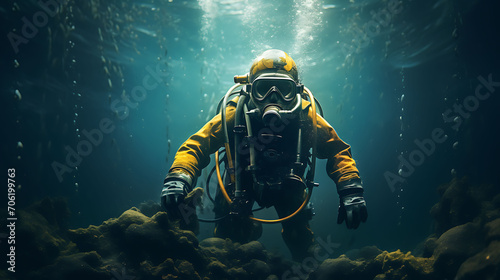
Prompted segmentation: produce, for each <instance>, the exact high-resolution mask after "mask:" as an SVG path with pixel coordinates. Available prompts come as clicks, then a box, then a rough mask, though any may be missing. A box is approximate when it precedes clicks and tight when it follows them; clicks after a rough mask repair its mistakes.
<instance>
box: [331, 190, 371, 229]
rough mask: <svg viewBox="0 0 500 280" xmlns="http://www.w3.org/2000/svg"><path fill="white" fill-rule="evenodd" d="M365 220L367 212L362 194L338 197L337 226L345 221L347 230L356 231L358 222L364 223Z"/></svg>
mask: <svg viewBox="0 0 500 280" xmlns="http://www.w3.org/2000/svg"><path fill="white" fill-rule="evenodd" d="M367 218H368V211H367V209H366V202H365V199H364V198H363V193H354V194H349V195H345V196H340V205H339V215H338V217H337V224H341V223H343V222H344V220H345V224H346V226H347V228H348V229H351V228H352V229H357V228H358V226H359V224H360V222H366V219H367Z"/></svg>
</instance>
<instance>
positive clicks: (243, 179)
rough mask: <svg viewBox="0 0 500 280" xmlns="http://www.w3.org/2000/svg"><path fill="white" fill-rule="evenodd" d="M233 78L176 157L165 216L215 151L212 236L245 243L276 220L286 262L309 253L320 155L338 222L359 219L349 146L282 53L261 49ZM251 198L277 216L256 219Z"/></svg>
mask: <svg viewBox="0 0 500 280" xmlns="http://www.w3.org/2000/svg"><path fill="white" fill-rule="evenodd" d="M234 80H235V83H236V85H235V86H233V87H231V89H229V91H228V92H227V94H226V95H225V96H224V98H223V100H221V103H219V109H218V110H219V111H220V112H218V114H217V115H216V116H215V117H214V118H213V119H212V120H210V121H209V122H208V123H206V124H205V126H203V127H202V128H201V129H200V130H199V131H198V132H196V133H195V134H193V135H192V136H191V137H189V139H187V141H186V142H184V143H183V144H182V146H181V147H180V148H179V150H178V151H177V153H176V155H175V160H174V162H173V164H172V166H171V168H170V170H169V172H168V174H167V176H166V178H165V181H164V187H163V189H162V192H161V203H162V206H163V208H164V209H165V210H166V211H167V213H168V215H169V217H171V218H172V219H180V217H181V213H180V212H181V211H182V207H181V206H180V205H182V204H183V202H184V199H185V198H186V197H187V196H188V194H189V193H190V192H191V191H193V187H194V186H195V184H196V179H197V178H198V177H199V176H200V174H201V171H202V169H204V168H205V167H207V166H208V164H209V162H210V155H212V154H214V153H215V167H214V169H215V170H217V179H218V185H219V188H218V189H217V193H216V195H215V199H213V198H211V197H210V198H211V200H212V201H213V202H214V205H215V206H214V212H215V220H214V222H216V226H215V230H214V235H215V236H216V237H221V238H230V239H231V240H233V241H236V242H249V241H251V240H257V239H258V238H259V237H260V236H261V234H262V223H278V222H279V223H281V224H282V231H281V232H282V237H283V240H284V241H285V244H286V245H287V247H288V248H289V249H290V251H291V253H292V257H293V259H294V260H298V261H300V260H302V259H304V258H305V257H307V256H310V255H311V254H312V253H313V252H312V250H314V248H315V247H314V235H313V232H312V231H311V229H310V227H309V220H311V219H312V217H313V215H314V210H313V208H312V205H311V203H310V202H309V199H310V197H311V194H312V190H313V188H314V187H316V186H317V185H318V184H317V183H315V182H314V172H315V166H316V164H315V161H316V158H319V159H327V165H326V169H327V170H326V171H327V173H328V175H329V177H330V178H331V179H332V180H333V181H334V182H335V184H336V186H337V193H338V195H339V198H340V203H339V208H338V217H337V223H338V224H341V223H343V222H344V221H345V223H346V226H347V228H349V229H356V228H358V226H359V224H360V222H365V221H366V219H367V216H368V214H367V208H366V202H365V200H364V197H363V187H362V182H361V179H360V176H359V172H358V169H357V168H356V163H355V161H354V159H353V158H352V156H351V149H350V146H349V145H348V144H346V143H345V142H343V141H342V140H341V139H340V138H339V136H338V135H337V133H336V132H335V130H334V129H333V128H332V126H330V124H329V123H328V122H327V121H326V120H325V119H324V118H323V117H322V116H321V115H322V109H321V106H320V104H319V103H318V101H317V100H316V99H315V98H314V96H313V95H312V93H311V91H310V90H309V89H308V88H307V87H305V86H304V85H303V84H301V83H300V81H299V76H298V70H297V66H296V64H295V62H294V60H293V59H292V58H291V57H290V56H289V55H288V54H287V53H285V52H284V51H281V50H276V49H271V50H267V51H265V52H264V53H262V54H261V55H260V56H258V57H257V58H256V59H255V60H254V61H253V63H252V65H251V67H250V72H249V73H248V74H246V75H242V76H235V77H234ZM317 109H318V111H319V112H316V111H317ZM220 154H223V157H222V158H220V159H219V156H220ZM222 163H223V164H224V167H225V168H224V170H223V174H222V175H221V170H220V169H221V168H220V165H221V164H222ZM213 171H214V170H212V172H211V173H210V174H211V175H212V174H213ZM209 181H210V180H207V184H209ZM206 187H207V191H209V188H208V185H207V186H206ZM255 203H257V204H258V205H259V207H260V208H259V209H262V208H268V207H274V208H275V210H276V212H277V215H278V216H279V219H276V220H263V219H259V218H256V217H255V215H254V212H256V211H257V210H259V209H254V208H253V207H254V204H255Z"/></svg>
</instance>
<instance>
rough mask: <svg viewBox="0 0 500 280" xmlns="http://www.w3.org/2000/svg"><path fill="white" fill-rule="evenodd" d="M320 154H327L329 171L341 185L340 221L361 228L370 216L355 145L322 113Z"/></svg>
mask: <svg viewBox="0 0 500 280" xmlns="http://www.w3.org/2000/svg"><path fill="white" fill-rule="evenodd" d="M317 123H318V126H317V128H318V129H317V131H318V135H317V147H318V155H317V156H318V158H327V159H328V162H327V164H326V169H327V173H328V175H329V176H330V178H332V180H333V181H334V182H335V184H336V185H337V193H338V195H339V201H340V203H339V209H338V217H337V223H338V224H341V223H343V222H344V221H345V222H346V226H347V228H348V229H356V228H358V226H359V224H360V223H361V222H365V221H366V219H367V217H368V212H367V208H366V202H365V199H364V197H363V191H364V190H363V186H362V182H361V179H360V177H359V171H358V169H357V168H356V162H355V161H354V159H353V158H352V156H351V147H350V146H349V145H348V144H346V143H345V142H344V141H342V140H341V139H340V138H339V136H338V135H337V133H336V132H335V130H334V129H333V128H332V126H331V125H329V124H328V122H327V121H326V120H325V119H323V118H322V117H321V116H319V115H318V116H317Z"/></svg>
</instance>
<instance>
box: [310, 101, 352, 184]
mask: <svg viewBox="0 0 500 280" xmlns="http://www.w3.org/2000/svg"><path fill="white" fill-rule="evenodd" d="M308 115H309V118H312V110H311V109H309V113H308ZM316 115H317V128H318V136H317V139H316V140H317V141H316V143H317V157H318V158H320V159H327V160H328V161H327V163H326V172H327V174H328V176H330V178H332V180H333V181H334V182H335V184H338V183H340V182H344V181H348V180H351V179H360V177H359V171H358V169H357V168H356V162H355V161H354V159H353V158H352V155H351V146H349V145H348V144H347V143H345V142H344V141H342V140H341V139H340V137H339V136H338V135H337V132H335V130H334V129H333V127H332V126H331V125H330V124H329V123H328V122H327V121H326V120H325V119H324V118H322V117H321V116H320V115H318V114H316Z"/></svg>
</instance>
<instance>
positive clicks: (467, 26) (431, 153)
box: [0, 0, 500, 279]
mask: <svg viewBox="0 0 500 280" xmlns="http://www.w3.org/2000/svg"><path fill="white" fill-rule="evenodd" d="M499 12H500V3H499V2H498V1H493V0H481V1H458V0H457V1H452V0H441V1H428V0H425V1H416V0H414V1H410V0H401V1H396V0H387V1H374V0H366V1H358V0H349V1H348V0H337V1H334V0H329V1H327V0H324V1H319V0H294V1H285V0H281V1H263V0H256V1H248V0H246V1H245V0H241V1H238V0H219V1H217V0H199V1H178V0H168V1H159V0H151V1H114V0H110V1H98V0H91V1H71V0H58V1H55V0H52V1H50V0H42V1H8V2H7V1H4V3H2V4H0V14H1V17H2V24H1V26H0V29H1V32H0V33H1V34H2V36H3V37H2V38H3V39H2V43H1V46H2V54H1V61H0V67H1V69H0V73H1V75H0V79H1V83H0V88H1V106H2V110H1V114H2V140H1V143H2V144H1V157H0V165H1V169H0V172H5V173H4V174H5V175H4V176H5V177H4V178H5V179H7V178H8V174H12V173H10V171H9V172H8V170H9V169H14V170H15V188H14V189H15V191H13V192H14V193H15V209H16V214H15V215H14V216H16V217H17V216H19V215H20V216H19V221H18V225H19V224H20V223H22V221H21V220H22V219H21V216H22V213H21V212H20V211H22V210H23V209H27V211H28V210H29V209H31V210H33V209H34V208H33V206H32V205H34V204H35V205H37V203H40V201H41V200H43V199H49V200H44V201H45V203H48V205H52V204H51V203H53V205H58V204H57V203H58V202H57V201H59V199H61V198H62V199H63V200H64V201H65V205H66V204H67V207H68V215H67V217H65V218H64V219H65V221H64V228H67V229H78V228H87V227H89V225H100V224H101V223H103V221H105V220H108V219H110V218H116V217H119V216H120V215H122V213H123V212H124V211H126V210H128V209H130V208H132V207H137V208H139V207H140V206H141V204H142V205H145V204H147V205H151V204H152V203H151V201H153V202H156V203H157V202H159V197H160V190H161V188H162V184H163V179H164V177H165V175H166V173H167V172H168V169H169V168H170V165H171V164H172V162H173V158H174V156H175V152H176V151H177V149H178V148H179V146H180V145H181V144H182V143H183V142H184V141H185V140H186V139H187V138H188V137H189V136H190V135H191V134H193V133H195V132H196V131H197V130H198V129H199V128H201V127H202V126H203V125H204V124H205V123H206V122H207V121H208V120H209V119H211V118H212V117H213V116H214V114H215V111H216V108H217V104H218V102H219V100H220V99H221V98H222V97H223V95H224V93H225V92H226V91H227V89H228V88H229V87H231V86H232V85H233V84H234V83H233V76H234V75H243V74H245V73H247V72H248V70H249V67H250V65H251V62H252V60H253V59H254V58H255V57H256V56H257V55H258V54H260V53H262V52H263V51H264V50H267V49H270V48H276V49H281V50H284V51H285V52H287V53H288V54H289V55H290V56H291V57H292V58H293V59H294V60H295V62H296V63H297V65H298V67H299V75H300V77H301V80H302V82H303V83H304V84H305V85H306V86H307V87H308V88H309V89H311V91H312V92H313V93H314V95H315V97H316V98H317V99H318V100H319V102H320V103H321V105H322V107H323V110H324V115H325V119H326V120H327V121H328V122H329V123H330V124H331V125H332V126H333V127H334V128H335V130H336V131H337V133H338V134H339V136H340V137H341V138H342V139H343V140H344V141H345V142H347V143H349V144H350V145H351V148H352V153H353V158H354V159H355V160H356V162H357V166H358V169H359V170H360V175H361V177H362V180H363V185H364V188H365V198H366V201H367V207H368V213H369V217H368V220H367V222H366V223H364V224H361V225H360V227H359V228H358V229H357V230H348V229H346V227H345V226H344V225H337V224H336V215H337V207H338V196H337V193H336V188H335V185H334V183H333V181H332V180H331V179H329V178H328V176H327V174H326V172H325V164H326V162H325V161H322V160H319V161H318V168H317V170H316V181H317V182H318V183H319V184H320V186H319V188H316V189H315V191H314V194H313V196H312V198H311V201H312V202H313V204H314V208H315V213H316V215H315V217H314V219H313V220H312V221H311V228H312V230H313V231H314V233H315V235H316V237H320V238H322V239H323V240H327V239H328V240H331V242H333V243H335V244H336V246H335V250H333V251H332V252H331V253H330V254H329V256H328V257H329V258H331V259H335V258H338V257H339V256H341V255H342V254H347V255H348V256H351V255H349V254H354V253H353V252H356V250H359V249H361V248H364V247H365V246H376V247H377V248H378V249H380V250H385V251H388V252H391V251H396V250H398V249H399V250H401V251H402V252H408V251H412V252H413V254H414V255H415V256H416V255H417V252H418V251H419V250H421V248H422V243H423V242H424V241H425V240H427V239H428V237H429V236H434V238H435V239H437V238H439V236H440V234H442V233H443V232H445V231H446V230H447V229H449V228H451V227H452V226H457V225H460V223H458V222H455V221H452V222H450V225H449V227H448V228H443V226H442V225H443V223H446V221H447V220H449V219H448V218H446V217H445V216H439V215H438V214H436V211H434V214H433V215H431V213H430V212H431V209H432V208H433V206H434V205H435V204H436V203H438V202H440V201H441V202H442V201H443V200H442V197H443V193H444V191H438V188H439V187H440V186H441V189H443V187H442V186H452V185H453V184H455V185H457V184H458V185H462V186H466V187H463V188H462V189H461V191H456V192H455V193H454V194H453V195H455V196H456V197H455V198H454V199H452V202H446V203H447V206H446V207H448V208H450V209H454V208H453V207H454V206H453V205H457V204H459V205H461V206H463V207H462V208H460V209H459V210H460V211H463V213H464V217H465V218H463V219H462V220H460V219H459V220H460V221H464V224H465V222H471V221H476V222H478V227H481V228H483V226H485V225H486V224H487V223H489V222H492V221H494V220H495V218H500V215H499V216H495V215H496V214H495V215H493V214H491V215H489V214H488V215H486V216H487V217H488V218H487V219H486V220H480V221H478V220H477V219H476V220H475V217H476V216H475V215H476V214H477V215H479V216H480V214H478V213H485V212H481V211H482V210H481V209H484V207H483V206H482V204H481V202H482V200H481V199H478V198H489V199H493V198H494V197H496V198H497V199H496V200H494V199H493V200H492V201H493V202H492V204H491V205H490V204H488V205H489V206H488V207H490V208H491V209H490V208H488V209H489V210H491V211H497V212H498V209H499V208H500V207H499V202H500V200H499V199H498V198H499V197H498V196H496V195H497V194H498V193H499V192H500V191H499V185H500V182H499V176H498V174H499V173H498V170H499V167H500V164H499V160H498V159H499V157H500V149H499V148H498V143H499V141H498V136H499V135H500V126H499V125H498V120H500V110H499V104H500V102H499V101H500V98H499V97H498V94H499V86H500V82H497V81H500V67H499V66H500V51H499V50H500V40H499V39H498V36H499V35H500V20H499V17H498V13H499ZM213 161H214V160H213V158H212V163H211V165H210V166H209V167H208V168H210V169H211V167H212V166H213ZM208 168H207V169H208ZM207 175H208V172H207V170H205V171H204V173H203V175H202V176H201V178H200V179H199V180H198V186H200V187H205V178H206V176H207ZM481 186H483V187H481ZM484 186H489V187H484ZM3 189H4V194H3V195H1V196H2V197H3V198H2V200H1V201H2V206H1V207H3V208H2V209H5V210H2V212H3V213H2V214H1V215H0V217H2V225H4V223H6V224H9V222H10V221H9V220H8V218H7V217H8V215H10V214H8V212H7V206H8V205H9V204H8V203H9V201H10V200H12V199H10V198H9V197H8V191H9V188H8V183H7V182H6V183H5V187H4V188H3ZM483 189H486V191H484V192H482V190H483ZM211 190H212V193H215V184H211ZM475 192H478V193H481V195H475ZM471 193H472V194H471ZM450 196H451V195H450ZM471 197H474V198H475V199H476V200H473V199H471ZM52 199H54V201H56V202H47V201H52ZM204 200H205V201H204V204H203V207H201V208H199V209H198V215H199V217H203V218H208V219H209V218H213V213H212V211H211V210H212V208H213V205H212V204H211V203H210V201H208V199H206V198H205V199H204ZM457 201H459V202H457ZM43 203H44V202H43V201H42V206H36V207H35V209H42V208H44V207H45V206H43V205H44V204H43ZM495 203H496V204H495ZM30 205H31V206H30ZM450 205H451V206H450ZM30 207H31V208H30ZM37 207H39V208H37ZM40 207H41V208H40ZM50 207H52V208H54V209H63V208H64V207H63V208H57V207H56V206H50ZM50 207H49V208H50ZM61 207H62V206H61ZM150 207H153V206H150ZM443 207H444V206H443ZM446 207H445V208H446ZM457 207H458V206H457ZM448 208H446V209H448ZM64 209H66V208H64ZM471 209H472V210H471ZM31 210H30V211H31ZM47 211H48V210H47ZM54 211H55V212H58V210H54ZM61 211H62V212H64V211H66V210H64V211H63V210H61ZM457 211H458V210H457ZM42 212H43V211H42ZM438 212H439V211H438ZM444 212H447V213H448V214H450V213H451V214H450V215H452V214H453V213H454V212H453V211H452V210H450V211H444ZM472 212H474V213H475V214H474V215H473V214H471V213H472ZM476 212H477V213H476ZM65 213H66V212H65ZM69 213H70V214H69ZM26 215H27V214H26ZM54 215H56V214H54ZM443 215H444V214H443ZM468 215H469V216H470V215H472V216H470V217H469V216H468ZM11 216H12V215H11ZM56 216H57V215H56ZM256 216H258V217H261V218H268V219H269V218H274V217H275V213H274V210H273V209H266V210H263V211H259V212H257V213H256ZM45 218H46V217H45ZM26 220H27V219H26ZM47 220H48V219H47ZM496 221H500V220H496ZM453 223H455V224H453ZM49 224H50V221H49ZM496 224H498V225H497V226H500V222H497V223H496ZM59 226H61V224H59ZM491 227H493V226H491ZM495 228H496V229H497V231H500V230H499V229H498V227H495ZM38 229H39V230H40V228H38ZM26 231H29V230H24V229H22V228H19V227H18V228H17V229H16V231H15V233H16V234H17V236H16V238H17V241H18V243H17V244H21V245H18V248H17V252H16V254H17V256H18V258H17V264H16V268H17V272H15V273H18V274H19V273H21V276H22V275H24V276H23V277H29V276H26V275H28V274H26V273H28V271H41V269H42V268H44V267H46V266H47V265H50V264H51V262H50V261H53V262H56V261H57V258H58V257H61V256H64V255H65V254H66V253H63V250H60V251H58V253H54V255H52V257H51V258H52V259H51V258H48V259H46V260H45V261H47V260H49V261H48V263H44V261H42V260H40V259H38V260H34V261H31V262H30V263H26V262H25V263H23V261H22V260H23V259H22V250H24V249H22V248H24V247H22V246H23V245H22V243H23V242H21V241H22V240H23V239H22V238H23V237H29V236H30V235H29V234H24V233H25V232H26ZM280 231H281V226H280V225H279V224H276V225H264V233H263V236H262V238H260V239H259V241H260V242H261V243H262V245H263V247H264V248H265V249H266V250H267V251H268V252H272V253H275V254H279V255H280V256H281V257H282V258H283V259H285V260H286V259H290V254H289V252H288V249H287V248H286V246H285V244H284V242H283V241H282V239H281V234H280ZM34 232H36V230H35V229H34ZM39 233H40V235H42V234H44V233H42V232H41V231H40V232H39ZM212 233H213V224H206V223H202V224H200V233H199V235H198V236H197V239H198V240H200V241H201V240H204V239H206V238H209V237H212ZM0 234H1V235H0V240H1V241H2V242H1V243H0V249H1V255H2V258H0V259H3V257H4V256H5V255H6V254H8V253H9V251H10V249H9V246H10V245H9V244H10V243H8V238H7V237H8V236H9V235H12V233H11V230H10V228H9V227H6V226H2V228H0ZM23 234H24V235H23ZM51 234H52V233H51ZM54 234H55V233H54ZM58 234H60V233H58ZM61 236H63V234H61ZM474 236H480V237H478V238H483V237H484V236H483V235H474ZM488 236H489V235H488ZM495 236H496V237H495ZM499 236H500V235H499ZM61 238H62V239H61V240H63V239H64V237H61ZM488 238H490V237H488ZM491 238H493V239H487V240H500V239H499V238H498V236H497V235H493V237H491ZM465 240H468V239H465ZM64 242H65V241H64ZM64 242H63V241H60V242H59V243H57V244H59V245H57V246H55V247H57V248H60V247H58V246H60V244H62V243H64ZM73 242H76V241H75V240H73ZM492 242H497V241H492ZM76 243H77V242H76ZM457 243H460V242H458V241H457ZM77 244H78V243H77ZM451 244H454V243H451ZM123 246H127V245H123ZM151 246H154V244H152V245H151ZM478 246H479V245H478ZM484 246H486V245H484ZM118 248H120V247H119V246H118ZM419 248H420V249H419ZM150 249H151V250H152V249H154V248H150ZM26 250H28V249H26ZM79 250H80V251H81V252H84V249H82V248H81V247H79ZM124 250H125V249H124ZM422 250H423V249H422ZM96 251H97V252H99V250H97V249H96ZM424 251H425V250H424ZM26 252H27V253H26ZM478 252H479V251H478ZM25 253H26V254H31V253H29V251H25ZM41 255H43V254H41ZM424 255H425V253H424ZM431 255H432V253H431ZM472 255H475V254H472ZM497 257H498V258H497V259H496V263H494V264H493V265H492V266H491V267H492V268H491V267H489V268H488V269H486V271H487V272H484V273H486V274H478V275H482V276H481V277H483V279H498V278H492V277H497V276H498V275H500V272H499V267H498V264H500V256H497ZM186 258H188V257H185V258H184V259H186ZM492 258H493V257H492ZM7 259H8V256H7ZM489 259H490V256H489V255H488V260H489ZM465 260H466V258H465V259H463V260H461V261H460V263H462V262H463V261H465ZM36 261H40V264H37V263H36ZM173 261H174V262H175V261H176V260H175V259H174V260H173ZM201 263H203V262H201ZM172 265H175V266H176V267H178V264H177V263H175V264H172ZM9 266H10V265H9V263H8V262H2V267H1V268H2V270H5V271H6V274H5V276H6V277H15V276H12V275H13V274H12V273H11V272H9V271H7V268H8V267H9ZM96 266H98V265H96ZM199 267H203V265H202V264H200V265H199V266H196V265H195V268H196V270H197V271H204V270H203V269H202V268H199ZM94 268H95V267H94ZM115 269H116V271H122V270H121V269H122V268H115ZM131 269H132V270H133V268H131ZM457 269H458V267H457ZM23 270H24V272H22V271H23ZM94 270H98V269H94ZM178 270H180V269H178ZM434 270H435V271H436V270H439V269H437V268H436V266H434ZM19 271H21V272H19ZM110 271H111V270H110ZM247 272H248V270H247ZM22 273H25V274H22ZM103 273H104V272H103ZM107 273H108V274H105V273H104V274H102V275H104V276H102V277H103V279H110V278H113V274H110V273H111V272H109V271H108V272H107ZM202 273H204V272H200V275H201V274H202ZM443 273H444V274H440V275H447V277H450V275H451V276H454V275H455V274H456V270H454V271H451V272H443ZM481 273H483V272H481ZM495 273H496V274H495ZM250 274H251V273H250ZM269 274H271V273H269ZM274 274H275V275H277V277H278V279H282V276H281V275H278V273H274ZM2 275H4V274H2ZM34 275H37V277H38V276H40V275H42V274H40V275H38V274H34ZM44 275H52V274H48V273H46V274H44ZM54 275H56V274H54ZM130 275H133V277H136V278H137V279H150V278H147V277H146V276H141V275H142V274H140V272H139V270H133V272H132V273H130ZM144 275H146V274H144ZM206 275H209V274H208V272H207V274H206ZM229 275H232V274H229ZM318 275H319V274H318ZM430 275H431V274H430ZM491 275H493V276H491ZM21 276H20V277H21ZM156 276H158V275H156ZM490 276H491V277H490ZM2 277H3V276H2ZM46 277H49V276H46ZM50 277H54V276H53V275H52V276H50ZM61 277H62V276H61ZM82 277H83V276H82ZM114 277H115V278H116V279H118V278H117V277H116V276H114ZM158 277H159V278H158V279H161V277H160V276H158ZM179 277H180V279H191V278H189V277H191V276H189V277H187V276H182V275H181V276H179ZM193 277H194V276H193ZM205 277H210V276H205ZM224 277H227V278H228V279H245V278H244V276H241V275H240V276H224ZM224 277H222V276H220V277H212V278H209V279H223V278H224ZM259 277H261V276H255V277H254V278H255V279H260V278H259ZM262 277H263V278H262V279H266V277H268V275H264V276H262ZM297 277H299V278H304V277H301V276H297ZM314 277H316V278H314ZM321 277H322V276H314V273H313V274H311V275H309V279H334V278H321ZM387 277H388V278H379V279H398V278H397V276H394V277H395V278H390V277H389V276H387ZM429 277H435V275H431V276H429ZM436 277H437V278H436V279H444V278H440V277H441V276H436ZM488 277H490V278H488ZM13 279H14V278H13ZM26 279H29V278H26ZM53 279H55V278H53ZM61 279H64V278H61ZM73 279H77V278H73ZM151 279H156V278H151ZM164 279H170V278H164ZM171 279H175V278H171ZM193 279H196V277H195V278H193ZM200 279H203V277H201V278H200ZM207 279H208V278H207ZM269 279H271V278H269ZM273 279H274V278H273ZM283 279H285V278H283ZM290 279H292V278H290ZM338 279H344V278H338ZM350 279H358V278H350ZM359 279H373V277H369V278H359ZM409 279H424V278H419V277H416V278H409ZM425 279H427V278H425ZM429 279H434V278H429ZM463 279H469V278H463Z"/></svg>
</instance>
